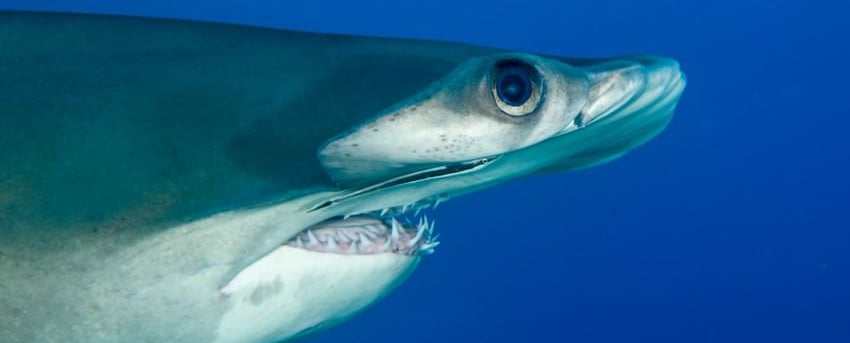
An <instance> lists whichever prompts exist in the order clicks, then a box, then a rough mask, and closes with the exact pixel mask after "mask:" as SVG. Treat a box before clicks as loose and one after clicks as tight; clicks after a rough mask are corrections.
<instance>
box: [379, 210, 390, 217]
mask: <svg viewBox="0 0 850 343" xmlns="http://www.w3.org/2000/svg"><path fill="white" fill-rule="evenodd" d="M389 211H390V209H389V208H384V209H381V217H383V216H385V215H386V214H387V212H389Z"/></svg>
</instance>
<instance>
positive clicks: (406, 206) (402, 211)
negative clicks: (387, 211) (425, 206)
mask: <svg viewBox="0 0 850 343" xmlns="http://www.w3.org/2000/svg"><path fill="white" fill-rule="evenodd" d="M409 206H410V204H404V206H402V207H401V213H404V212H407V208H408V207H409Z"/></svg>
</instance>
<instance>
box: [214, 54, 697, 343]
mask: <svg viewBox="0 0 850 343" xmlns="http://www.w3.org/2000/svg"><path fill="white" fill-rule="evenodd" d="M684 85H685V80H684V75H683V73H682V72H681V71H680V70H679V66H678V64H677V63H676V62H675V61H673V60H670V59H666V58H659V57H649V56H643V57H628V58H617V59H610V60H594V61H575V62H573V63H571V62H570V61H568V60H566V61H565V60H561V59H556V58H548V57H541V56H535V55H530V54H518V53H500V54H494V55H490V56H485V57H479V58H475V59H472V60H469V61H467V62H465V63H463V64H462V65H460V66H459V67H457V68H456V69H455V70H454V71H453V72H451V73H449V74H448V75H447V76H445V77H444V78H442V79H440V80H438V81H436V82H434V83H433V84H431V85H430V86H429V87H427V88H426V89H425V90H424V91H422V92H421V93H419V94H416V95H414V96H411V97H410V98H408V99H405V100H404V101H402V102H399V103H397V104H394V105H393V106H391V107H388V108H387V109H385V110H384V111H382V113H381V114H380V115H378V116H376V117H374V118H371V119H369V120H366V121H364V122H363V123H361V124H360V125H357V126H355V127H354V128H352V129H351V130H349V131H347V132H343V133H341V134H339V135H338V136H336V137H334V138H332V139H330V140H329V141H327V142H326V143H325V144H324V145H323V146H322V147H321V148H320V149H319V151H318V157H319V159H320V160H321V161H322V163H323V166H324V167H325V169H326V171H327V172H328V174H329V175H331V177H332V178H333V179H334V180H335V181H337V182H338V183H340V184H341V185H344V186H346V188H345V189H344V190H342V191H338V192H332V193H325V194H320V195H313V196H310V197H309V198H307V199H308V200H306V199H305V200H304V201H303V202H299V205H298V206H294V207H293V206H289V207H288V210H287V212H289V211H292V212H297V214H296V213H287V214H285V215H284V214H280V216H281V217H296V216H301V217H310V218H311V219H310V220H309V221H307V222H304V223H299V224H298V225H293V226H290V227H291V228H297V229H295V230H291V231H290V234H289V235H288V237H286V238H285V241H286V243H284V244H282V245H281V246H280V247H279V248H276V249H274V250H272V252H271V253H269V254H268V255H265V256H264V257H261V258H259V259H258V260H257V261H255V262H253V263H252V264H251V265H249V266H248V267H247V268H245V269H244V270H242V271H241V272H240V273H238V274H237V275H236V276H235V277H234V279H233V280H232V281H230V283H229V284H227V285H226V286H225V287H224V288H223V292H224V293H225V294H228V296H234V297H237V298H241V300H240V301H241V302H242V303H245V305H241V306H239V305H237V306H236V309H235V310H233V312H231V315H230V316H231V318H232V319H231V321H229V322H228V321H225V323H228V324H227V325H225V326H223V327H222V330H221V331H220V334H221V335H222V336H221V337H224V336H226V335H228V334H231V335H237V334H236V333H238V336H239V337H242V338H244V337H245V336H250V335H258V334H259V333H260V332H263V331H262V330H258V327H257V325H256V323H258V322H265V323H267V327H268V330H270V331H268V332H273V333H271V334H268V335H266V336H262V338H258V339H256V340H250V341H251V342H254V341H256V342H260V341H268V340H273V339H279V338H282V337H299V336H301V335H304V334H306V333H312V332H315V331H317V330H318V329H319V328H322V327H327V326H330V325H332V324H334V323H337V322H340V321H342V320H344V319H346V318H348V317H349V316H351V315H353V314H355V313H357V312H358V311H360V310H361V309H363V308H365V307H366V306H367V305H368V304H371V303H373V302H374V301H375V300H377V299H380V298H381V297H383V296H384V295H386V294H387V293H388V292H389V291H391V290H392V289H394V287H395V286H397V285H398V284H399V283H400V282H401V281H403V280H404V279H405V278H406V277H407V275H409V274H410V272H411V271H412V269H413V268H414V267H415V266H416V265H417V263H418V262H419V260H420V258H421V256H423V255H427V254H429V253H431V252H433V250H434V247H436V245H437V244H438V242H437V241H436V238H435V235H434V234H433V230H434V222H433V221H430V220H429V219H427V218H426V217H423V216H420V215H419V214H420V212H421V211H422V210H423V209H430V208H432V207H436V205H438V204H439V203H440V202H442V201H446V200H448V199H450V198H452V197H455V196H458V195H461V194H464V193H468V192H471V191H474V190H477V189H481V188H483V187H487V186H491V185H493V184H496V183H500V182H503V181H506V180H511V179H515V178H518V177H523V176H528V175H532V174H536V173H544V172H556V171H563V170H574V169H578V168H584V167H587V166H591V165H595V164H599V163H603V162H606V161H609V160H611V159H614V158H616V157H618V156H620V155H622V154H624V153H625V152H627V151H629V150H631V149H632V148H635V147H637V146H639V145H640V144H642V143H644V142H646V141H647V140H649V139H650V138H652V137H653V136H655V135H656V134H658V133H659V132H660V131H661V130H662V129H663V128H664V127H665V126H666V124H667V123H668V122H669V121H670V119H671V118H672V115H673V109H674V107H675V104H676V101H677V99H678V98H679V95H680V94H681V92H682V90H683V88H684ZM290 204H292V203H290ZM268 290H275V292H276V293H275V295H269V296H268V298H269V299H271V300H269V301H270V302H268V303H263V302H260V303H253V302H252V301H253V300H252V299H253V298H255V297H256V294H257V292H260V293H263V294H266V293H272V291H268ZM261 298H262V297H261ZM305 313H306V314H309V316H307V315H305ZM294 323H299V325H294ZM275 328H286V330H290V331H286V332H283V331H274V329H275ZM240 330H241V331H240ZM222 341H227V342H230V341H233V342H237V341H240V342H241V341H242V340H239V339H235V338H234V339H233V340H222Z"/></svg>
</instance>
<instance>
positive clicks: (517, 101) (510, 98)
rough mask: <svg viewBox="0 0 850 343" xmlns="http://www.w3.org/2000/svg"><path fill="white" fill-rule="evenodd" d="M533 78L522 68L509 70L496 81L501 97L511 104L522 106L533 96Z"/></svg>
mask: <svg viewBox="0 0 850 343" xmlns="http://www.w3.org/2000/svg"><path fill="white" fill-rule="evenodd" d="M531 87H532V86H531V79H529V78H528V75H527V74H526V73H525V72H523V71H521V70H509V71H506V72H505V73H504V74H502V75H501V76H500V77H499V79H498V81H497V82H496V91H497V92H498V93H499V98H501V99H502V101H504V102H505V103H506V104H508V105H511V106H521V105H522V104H524V103H525V102H526V101H528V98H530V97H531Z"/></svg>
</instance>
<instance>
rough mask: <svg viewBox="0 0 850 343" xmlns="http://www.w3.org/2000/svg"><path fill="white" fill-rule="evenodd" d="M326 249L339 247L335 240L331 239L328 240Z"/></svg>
mask: <svg viewBox="0 0 850 343" xmlns="http://www.w3.org/2000/svg"><path fill="white" fill-rule="evenodd" d="M328 249H333V250H336V249H339V245H337V243H336V239H334V238H333V237H330V238H328Z"/></svg>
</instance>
